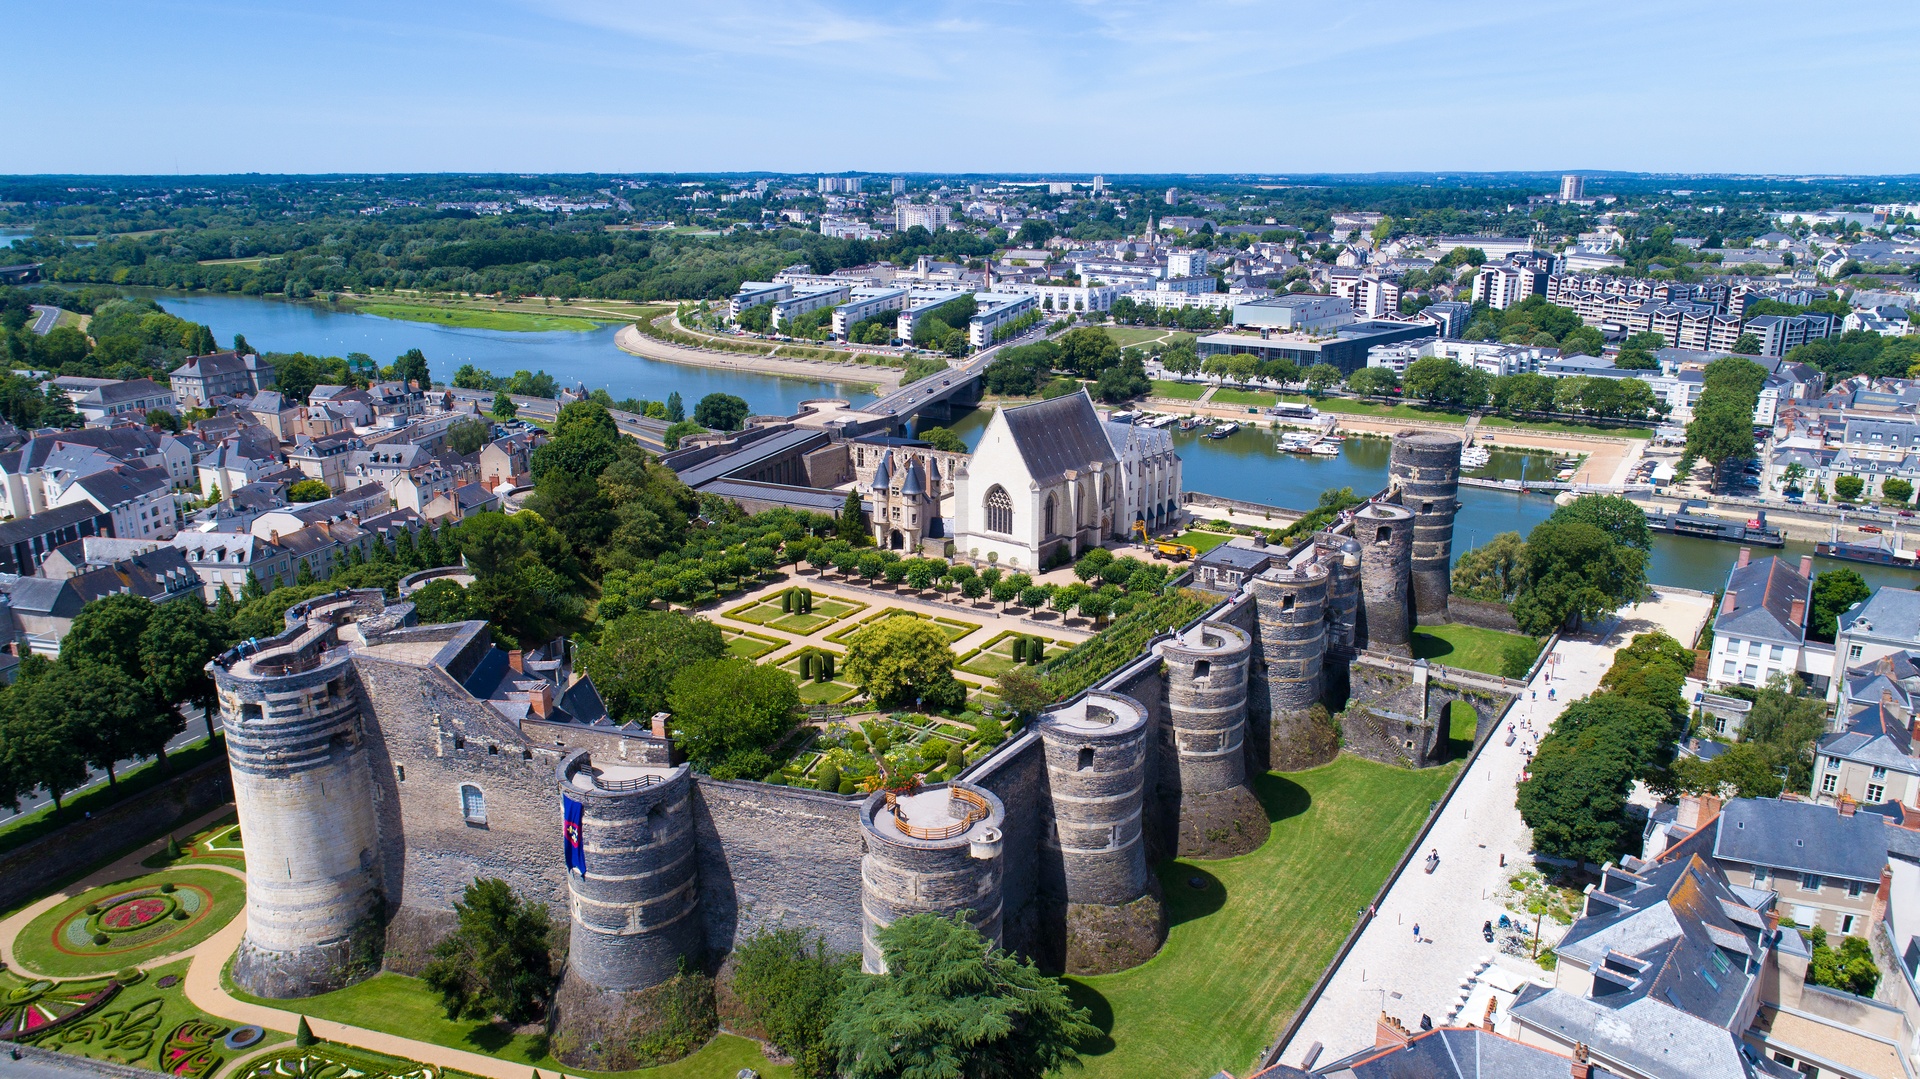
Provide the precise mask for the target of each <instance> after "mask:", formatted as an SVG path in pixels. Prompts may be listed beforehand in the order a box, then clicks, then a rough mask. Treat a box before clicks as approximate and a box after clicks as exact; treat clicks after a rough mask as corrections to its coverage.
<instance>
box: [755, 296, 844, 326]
mask: <svg viewBox="0 0 1920 1079" xmlns="http://www.w3.org/2000/svg"><path fill="white" fill-rule="evenodd" d="M852 295H853V289H852V287H851V286H848V285H829V286H825V287H821V286H815V287H813V288H808V289H794V290H793V295H791V296H788V297H787V298H785V299H783V300H775V301H774V303H773V328H774V329H776V330H778V329H783V328H785V327H786V326H787V325H789V324H790V323H792V322H793V320H794V319H796V318H799V317H800V316H801V315H805V314H809V313H811V312H814V311H818V310H820V309H821V308H823V307H833V306H835V305H837V304H842V303H845V302H847V300H848V299H849V298H851V296H852Z"/></svg>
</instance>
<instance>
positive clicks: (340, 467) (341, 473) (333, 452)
mask: <svg viewBox="0 0 1920 1079" xmlns="http://www.w3.org/2000/svg"><path fill="white" fill-rule="evenodd" d="M361 445H362V443H361V441H360V439H359V438H358V437H357V436H355V435H351V434H338V435H328V436H326V437H324V438H311V437H308V436H307V435H301V436H299V437H298V438H296V439H294V440H293V449H291V450H289V451H287V464H288V465H290V466H292V467H294V468H297V469H299V470H300V473H301V475H303V476H305V477H307V478H308V479H314V480H319V481H320V482H322V483H324V484H326V485H327V488H328V489H329V490H334V491H337V490H340V489H341V488H342V487H348V486H353V485H355V484H356V483H357V480H356V479H355V478H354V477H353V474H352V473H353V459H354V455H355V454H357V453H360V452H362V451H361Z"/></svg>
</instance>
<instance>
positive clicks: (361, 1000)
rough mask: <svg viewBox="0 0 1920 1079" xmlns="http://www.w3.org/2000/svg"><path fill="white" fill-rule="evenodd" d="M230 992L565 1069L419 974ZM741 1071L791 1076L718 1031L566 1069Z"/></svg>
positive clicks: (686, 1074) (650, 1073) (541, 1048)
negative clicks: (690, 1045) (665, 1049)
mask: <svg viewBox="0 0 1920 1079" xmlns="http://www.w3.org/2000/svg"><path fill="white" fill-rule="evenodd" d="M227 991H228V992H230V993H232V994H233V995H234V996H235V997H236V998H238V999H240V1000H245V1001H248V1002H250V1003H255V1004H262V1005H265V1006H267V1007H269V1008H283V1009H285V1010H287V1011H293V1012H298V1013H300V1014H302V1015H309V1016H312V1017H314V1018H316V1019H329V1020H332V1021H333V1022H336V1023H346V1024H347V1025H349V1026H356V1027H363V1028H365V1029H367V1030H377V1031H380V1032H382V1033H386V1034H397V1035H399V1036H401V1037H403V1038H414V1039H417V1040H419V1041H423V1042H431V1043H433V1044H434V1045H444V1046H446V1047H448V1048H450V1049H461V1050H465V1051H466V1052H469V1053H485V1054H487V1055H488V1056H492V1057H497V1058H499V1059H501V1060H508V1061H513V1062H514V1063H517V1064H525V1065H527V1066H529V1067H534V1068H541V1069H548V1070H559V1069H560V1068H561V1067H562V1065H561V1064H560V1062H559V1061H557V1060H555V1059H554V1058H553V1057H552V1055H550V1054H549V1053H548V1051H547V1039H546V1036H545V1035H540V1034H515V1033H513V1031H512V1030H510V1029H508V1028H507V1027H506V1026H504V1025H502V1024H499V1023H487V1022H482V1021H479V1020H472V1019H448V1018H447V1012H446V1009H445V1008H443V1007H441V1006H440V997H439V995H438V994H436V993H435V992H434V991H433V990H431V989H428V988H427V984H426V983H425V982H423V981H421V980H420V979H418V978H409V977H406V976H405V975H401V974H391V973H384V974H376V975H374V976H373V977H371V978H368V979H367V980H366V981H364V982H361V983H359V984H358V985H352V986H348V987H347V988H345V989H340V990H336V991H334V992H332V993H322V994H320V995H319V996H317V997H307V998H305V999H302V1000H259V999H256V998H254V997H251V996H248V995H247V994H245V993H243V992H240V991H238V990H237V989H236V988H235V987H234V986H233V985H232V984H231V982H229V983H228V985H227ZM742 1068H752V1069H754V1070H755V1071H758V1072H759V1073H760V1074H761V1075H762V1076H765V1077H767V1079H786V1077H788V1076H790V1075H791V1074H792V1069H791V1068H789V1067H784V1066H776V1065H773V1064H770V1063H768V1061H767V1059H766V1057H765V1056H764V1055H763V1054H762V1053H761V1052H760V1046H759V1045H758V1044H757V1043H755V1042H753V1041H751V1040H749V1039H747V1038H739V1037H735V1036H734V1035H731V1034H721V1035H718V1036H716V1037H715V1038H714V1039H713V1040H712V1041H710V1042H708V1043H707V1044H706V1046H705V1047H704V1048H702V1049H701V1050H700V1051H699V1052H697V1053H694V1054H693V1055H692V1056H689V1057H686V1058H684V1059H682V1060H678V1061H675V1062H674V1063H672V1064H668V1065H665V1066H663V1067H659V1068H643V1069H640V1070H638V1071H629V1072H613V1073H609V1072H593V1071H584V1070H582V1069H579V1068H572V1067H569V1068H566V1073H567V1074H568V1075H584V1076H609V1075H613V1076H622V1077H632V1079H722V1077H730V1076H733V1075H734V1074H736V1073H737V1072H739V1070H740V1069H742Z"/></svg>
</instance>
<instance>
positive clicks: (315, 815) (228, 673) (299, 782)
mask: <svg viewBox="0 0 1920 1079" xmlns="http://www.w3.org/2000/svg"><path fill="white" fill-rule="evenodd" d="M289 620H290V621H292V620H293V619H292V617H291V616H290V618H289ZM338 633H339V631H338V630H336V629H335V627H334V625H333V624H332V623H330V622H328V621H324V620H321V619H319V618H315V619H313V620H312V621H306V620H301V621H299V622H298V623H297V624H296V625H295V626H294V627H293V628H291V629H289V630H287V631H286V632H285V633H282V634H280V635H279V636H277V637H271V638H268V639H267V640H266V641H264V642H262V643H261V644H260V645H259V646H258V647H257V648H254V649H253V650H251V651H250V652H243V649H246V648H247V646H244V645H243V646H241V648H237V649H234V650H233V651H231V652H228V653H227V654H225V655H223V656H221V657H219V658H218V659H216V660H215V661H214V662H213V663H212V665H211V669H212V672H213V677H214V683H215V685H216V686H217V687H218V688H219V695H220V720H221V724H222V725H223V726H224V727H225V728H226V733H227V760H228V763H229V766H230V767H231V769H232V772H233V802H234V808H235V809H236V810H237V811H238V814H239V817H240V830H241V832H242V833H243V834H244V835H245V836H246V838H247V865H248V870H249V871H248V873H247V932H246V936H245V937H244V938H243V939H242V940H241V942H240V950H239V953H238V954H237V955H236V956H235V957H234V961H233V980H234V983H235V984H237V985H239V986H240V988H242V989H245V990H246V991H247V992H249V993H252V994H254V995H255V996H260V997H268V998H271V999H285V998H289V997H306V996H312V995H314V994H315V993H324V992H327V991H328V990H332V989H339V988H341V987H342V986H345V985H347V984H350V983H351V982H354V981H357V980H359V979H360V978H364V977H366V976H367V975H369V974H372V973H373V972H374V971H375V970H377V969H378V967H379V958H380V942H381V937H382V929H383V927H382V925H381V909H382V898H381V887H380V869H379V865H380V839H379V824H378V822H377V821H376V819H375V816H374V801H373V798H374V791H373V776H372V771H371V769H370V766H369V763H368V759H367V749H366V743H365V738H364V735H363V733H362V729H361V716H360V703H359V694H358V691H357V686H358V678H357V676H356V675H355V673H354V669H353V663H352V660H351V658H350V656H351V654H352V653H351V649H350V648H347V647H339V645H341V644H342V643H343V642H342V641H341V640H340V639H339V636H338Z"/></svg>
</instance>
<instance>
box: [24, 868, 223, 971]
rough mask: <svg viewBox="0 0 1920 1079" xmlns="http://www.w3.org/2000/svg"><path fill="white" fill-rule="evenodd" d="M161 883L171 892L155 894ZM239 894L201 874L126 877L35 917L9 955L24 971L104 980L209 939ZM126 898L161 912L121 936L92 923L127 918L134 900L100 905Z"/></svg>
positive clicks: (217, 876) (210, 873) (214, 875)
mask: <svg viewBox="0 0 1920 1079" xmlns="http://www.w3.org/2000/svg"><path fill="white" fill-rule="evenodd" d="M163 884H172V885H175V890H174V891H173V892H171V893H162V892H160V891H159V889H160V887H161V886H162V885H163ZM246 891H247V888H246V882H244V881H242V880H240V879H239V878H238V877H233V876H230V875H228V874H226V873H220V872H217V871H214V870H208V869H193V868H181V869H169V870H163V871H161V872H159V873H150V874H148V875H146V876H143V877H134V878H131V879H129V880H125V881H121V882H119V883H116V884H109V885H106V886H104V887H100V888H94V889H91V890H89V891H86V892H83V893H82V894H80V895H77V896H75V897H73V898H72V899H69V900H67V901H66V902H64V903H61V904H59V905H58V906H55V907H54V908H53V909H52V910H49V911H47V912H45V913H43V914H41V915H40V916H39V917H38V918H35V919H34V920H33V921H31V922H29V923H27V927H26V928H25V929H22V930H21V931H20V935H19V936H18V937H16V938H14V942H13V953H14V955H15V957H16V958H18V959H19V961H20V963H21V965H23V966H24V967H26V968H27V969H28V970H31V971H34V972H36V973H39V974H47V975H51V976H53V977H56V978H79V977H85V976H87V975H90V974H110V973H112V972H113V971H116V970H125V969H126V968H128V967H131V966H137V965H138V964H141V963H145V962H147V961H148V960H151V959H158V958H160V957H161V956H164V955H171V954H173V953H174V952H178V951H182V950H184V949H186V948H190V947H192V946H193V945H195V944H198V943H200V942H201V941H203V940H205V939H207V938H208V937H210V936H212V935H213V934H214V933H215V932H216V931H218V930H219V929H220V927H221V926H223V925H226V924H227V922H229V921H231V920H232V919H233V916H234V915H236V914H238V913H240V908H241V907H242V906H243V905H245V903H246ZM130 892H144V893H147V895H148V896H150V898H149V899H147V900H146V901H147V902H149V903H159V904H163V905H164V907H165V908H166V909H165V910H163V911H162V913H161V916H160V917H159V918H158V919H156V920H153V921H139V922H130V923H128V928H127V929H126V930H125V931H120V930H114V931H107V929H106V928H104V927H102V926H100V925H97V924H96V921H97V920H102V919H104V920H107V921H108V922H109V924H111V922H112V921H113V920H115V919H116V918H124V917H127V916H128V913H130V912H131V911H132V910H133V909H134V908H133V907H132V906H129V905H128V904H129V903H137V902H139V901H140V900H139V899H129V900H127V902H124V903H107V902H105V901H107V900H114V899H120V898H122V897H125V896H127V894H128V893H130ZM95 904H102V905H103V909H101V910H100V911H98V912H95V913H91V914H90V913H89V912H88V911H87V907H89V906H91V905H95ZM123 907H125V908H126V912H128V913H123V914H121V915H118V916H116V914H115V911H116V910H120V909H121V908H123ZM174 909H179V910H184V911H186V912H187V917H185V918H183V919H176V918H174V917H172V916H171V912H172V910H174ZM135 926H138V927H139V928H135ZM96 932H106V935H107V943H106V944H95V943H94V942H93V934H94V933H96Z"/></svg>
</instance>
